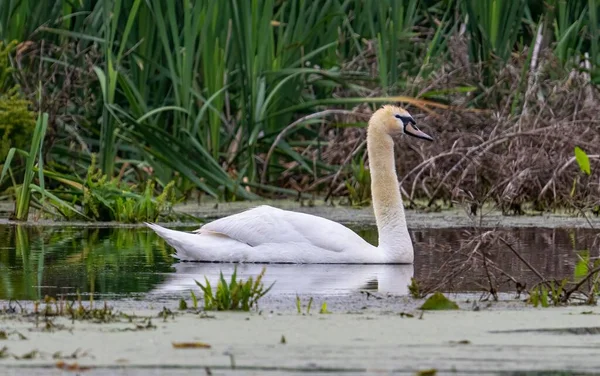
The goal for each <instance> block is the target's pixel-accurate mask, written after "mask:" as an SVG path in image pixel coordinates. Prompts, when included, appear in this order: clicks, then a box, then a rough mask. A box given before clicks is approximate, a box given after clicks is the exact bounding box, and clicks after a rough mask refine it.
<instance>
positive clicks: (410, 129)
mask: <svg viewBox="0 0 600 376" xmlns="http://www.w3.org/2000/svg"><path fill="white" fill-rule="evenodd" d="M404 133H406V134H407V135H409V136H413V137H416V138H422V139H423V140H427V141H433V138H432V137H431V136H430V135H428V134H427V133H425V132H421V131H420V130H419V128H417V126H416V124H415V121H414V120H412V121H411V122H409V123H406V124H405V125H404Z"/></svg>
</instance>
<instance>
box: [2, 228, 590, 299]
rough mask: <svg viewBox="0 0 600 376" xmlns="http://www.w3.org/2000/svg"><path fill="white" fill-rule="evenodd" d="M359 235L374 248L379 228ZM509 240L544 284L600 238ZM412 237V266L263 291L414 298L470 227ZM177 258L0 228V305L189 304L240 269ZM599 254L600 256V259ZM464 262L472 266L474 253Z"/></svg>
mask: <svg viewBox="0 0 600 376" xmlns="http://www.w3.org/2000/svg"><path fill="white" fill-rule="evenodd" d="M182 229H184V230H189V229H191V228H189V227H187V228H182ZM355 230H356V231H357V232H358V233H359V234H360V235H361V236H363V237H364V238H365V239H366V240H367V241H369V242H372V243H375V242H376V240H377V232H376V229H375V228H361V229H356V228H355ZM501 233H502V235H503V236H504V237H506V238H507V239H509V240H510V242H511V244H513V246H514V248H515V249H516V250H518V252H519V253H520V254H521V255H522V256H523V258H525V259H526V260H527V261H528V262H529V263H530V264H531V265H532V266H533V267H534V268H535V269H537V271H539V272H540V273H541V274H542V275H543V276H544V277H546V278H559V279H560V278H564V277H570V276H572V275H573V270H574V266H575V264H576V263H577V261H578V259H579V256H578V253H580V252H581V251H583V250H593V249H597V248H598V247H597V246H596V241H597V233H598V232H597V231H593V230H586V229H540V228H522V229H505V230H502V231H501ZM411 237H412V239H413V242H414V244H415V264H414V266H413V265H268V266H267V273H266V275H265V284H270V283H272V282H273V281H276V283H275V285H274V287H273V290H272V292H271V294H274V293H279V294H296V293H298V294H313V295H319V294H327V295H331V294H346V293H351V292H356V291H359V290H369V291H379V292H382V293H393V294H406V293H407V292H408V288H407V286H408V284H409V283H410V280H411V277H413V276H414V277H417V278H418V279H423V280H429V281H434V282H435V281H436V280H437V279H440V280H441V278H442V277H444V276H445V275H447V274H448V273H449V272H451V271H452V269H453V266H452V265H453V264H452V260H453V257H456V254H455V253H456V250H457V249H460V248H461V245H464V243H465V242H466V241H467V240H468V239H469V237H470V235H469V231H467V229H460V228H458V229H457V228H452V229H439V228H436V229H418V230H413V231H411ZM470 247H471V248H472V247H473V246H472V245H471V246H470ZM465 249H467V250H468V249H469V247H465ZM171 252H172V249H171V248H170V247H169V246H168V245H166V244H165V242H164V241H163V240H162V239H160V238H159V237H158V236H157V235H155V234H154V233H153V232H152V231H150V230H148V229H146V228H91V227H85V228H82V227H63V228H60V227H56V226H53V227H32V226H16V225H0V299H13V298H14V299H40V298H43V297H44V296H45V295H50V296H59V295H61V294H64V295H72V294H75V293H76V292H77V291H79V292H80V293H82V294H87V293H93V294H94V296H95V297H96V298H105V299H119V298H140V299H151V298H160V297H164V298H179V297H181V296H185V297H189V291H190V290H194V291H198V287H197V286H196V284H195V282H194V280H198V281H204V277H205V276H206V277H207V278H208V279H209V281H210V282H211V283H212V284H215V283H216V281H217V278H218V275H219V272H220V271H223V273H224V275H225V276H226V277H228V276H229V275H230V274H231V273H232V272H233V269H234V264H219V263H189V262H187V263H183V262H177V261H176V260H175V259H173V258H172V257H171V255H170V254H171ZM596 252H597V251H596ZM486 254H488V255H489V258H490V261H491V262H493V265H494V267H497V268H499V269H502V271H503V272H504V273H506V274H507V275H510V276H512V277H513V278H515V279H517V280H519V281H525V282H527V286H530V285H531V284H532V283H534V282H535V281H536V278H537V277H536V276H535V274H534V273H533V272H532V271H531V270H530V269H529V268H528V267H527V266H526V265H525V264H524V263H523V262H521V261H519V260H518V259H517V257H515V255H514V253H512V252H511V251H510V250H509V249H508V248H507V247H506V246H504V245H502V244H501V243H498V244H493V245H491V246H489V247H487V248H486ZM452 255H454V256H452ZM465 255H467V256H465ZM592 256H597V255H596V254H594V251H592ZM460 257H463V258H465V257H466V258H468V251H465V252H463V253H461V256H460ZM458 260H460V258H458ZM457 265H459V264H457ZM262 267H263V265H259V264H244V265H239V266H238V274H239V275H240V277H243V278H245V277H247V276H249V275H257V274H258V273H260V271H261V269H262ZM499 269H495V270H499ZM482 273H483V271H482V270H481V268H472V269H469V270H468V271H467V272H465V273H463V275H461V276H459V277H457V278H455V280H454V281H453V283H451V284H449V285H448V287H446V289H450V290H455V291H483V290H485V288H486V283H484V282H485V281H486V280H485V279H482V278H481V277H482V275H483V274H482ZM499 287H500V290H502V289H503V288H505V289H506V291H512V290H511V289H513V288H511V287H510V286H508V285H506V286H505V287H503V285H499ZM513 290H514V289H513Z"/></svg>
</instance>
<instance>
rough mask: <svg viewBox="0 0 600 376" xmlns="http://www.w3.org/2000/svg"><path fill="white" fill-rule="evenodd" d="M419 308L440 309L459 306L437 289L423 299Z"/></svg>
mask: <svg viewBox="0 0 600 376" xmlns="http://www.w3.org/2000/svg"><path fill="white" fill-rule="evenodd" d="M421 309H422V310H435V311H442V310H452V309H459V308H458V305H457V304H456V303H455V302H453V301H451V300H450V299H448V298H447V297H445V296H444V294H442V293H441V292H439V291H438V292H435V293H434V294H433V295H431V296H430V297H429V298H427V300H425V303H423V305H422V306H421Z"/></svg>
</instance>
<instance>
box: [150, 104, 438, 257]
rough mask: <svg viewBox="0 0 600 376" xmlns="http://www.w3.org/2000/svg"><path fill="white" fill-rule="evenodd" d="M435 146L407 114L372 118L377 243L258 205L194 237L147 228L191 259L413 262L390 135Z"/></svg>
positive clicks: (392, 111) (389, 110)
mask: <svg viewBox="0 0 600 376" xmlns="http://www.w3.org/2000/svg"><path fill="white" fill-rule="evenodd" d="M396 133H403V134H407V135H410V136H414V137H417V138H422V139H425V140H430V141H432V140H433V139H432V138H431V137H430V136H428V135H427V134H425V133H423V132H421V131H420V130H419V129H418V128H417V127H416V125H415V121H414V119H413V118H412V116H411V115H410V114H409V113H408V112H407V111H406V110H404V109H402V108H400V107H396V106H390V105H386V106H383V107H382V108H380V109H379V110H377V111H376V112H375V113H374V114H373V115H372V116H371V119H370V120H369V128H368V131H367V152H368V154H369V165H370V172H371V194H372V199H373V207H374V210H375V219H376V222H377V229H378V233H379V246H377V247H375V246H373V245H371V244H369V243H367V242H366V241H365V240H363V239H362V238H361V237H360V236H359V235H357V234H356V233H355V232H354V231H352V230H350V229H348V228H347V227H345V226H343V225H341V224H339V223H336V222H333V221H330V220H328V219H325V218H321V217H317V216H314V215H309V214H304V213H296V212H292V211H287V210H281V209H277V208H273V207H270V206H259V207H257V208H254V209H250V210H248V211H245V212H242V213H238V214H235V215H231V216H229V217H225V218H221V219H217V220H215V221H213V222H210V223H208V224H205V225H204V226H202V227H201V228H200V229H198V230H196V231H194V232H191V233H190V232H182V231H175V230H169V229H166V228H163V227H161V226H159V225H156V224H149V223H147V225H148V226H149V227H150V228H151V229H152V230H154V231H155V232H156V233H157V234H158V235H159V236H161V237H162V238H164V239H165V240H166V241H167V243H169V244H170V245H171V246H172V247H173V248H175V249H176V250H177V254H176V255H175V257H177V258H179V259H180V260H188V261H207V262H262V263H310V264H318V263H322V264H332V263H337V264H411V263H412V262H413V260H414V251H413V245H412V241H411V239H410V235H409V233H408V228H407V227H406V218H405V216H404V206H403V204H402V197H401V196H400V188H399V185H398V177H397V176H396V167H395V162H394V141H393V140H392V135H393V134H396Z"/></svg>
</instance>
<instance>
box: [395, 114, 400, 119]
mask: <svg viewBox="0 0 600 376" xmlns="http://www.w3.org/2000/svg"><path fill="white" fill-rule="evenodd" d="M394 117H395V118H396V119H400V118H402V116H400V115H394Z"/></svg>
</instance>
